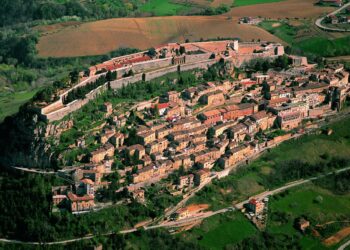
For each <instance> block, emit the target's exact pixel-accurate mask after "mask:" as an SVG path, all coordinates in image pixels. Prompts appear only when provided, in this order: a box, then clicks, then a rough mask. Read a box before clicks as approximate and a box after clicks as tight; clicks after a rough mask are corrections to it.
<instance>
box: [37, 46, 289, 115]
mask: <svg viewBox="0 0 350 250" xmlns="http://www.w3.org/2000/svg"><path fill="white" fill-rule="evenodd" d="M282 55H284V47H283V46H282V45H281V44H278V43H268V42H239V41H237V40H225V41H210V42H195V43H183V44H179V43H169V44H167V45H164V46H159V47H156V48H155V49H154V54H153V55H150V53H149V51H143V52H138V53H134V54H130V55H126V56H121V57H116V58H112V59H111V60H108V61H105V62H103V63H101V64H98V65H94V66H92V67H90V68H89V70H88V73H87V74H86V73H84V72H81V73H80V82H79V83H78V84H76V85H75V86H74V87H72V88H70V89H68V90H66V91H64V92H63V93H61V94H60V96H59V99H58V100H57V101H55V102H53V103H51V104H49V105H47V106H45V107H43V108H41V109H40V113H41V114H42V115H43V116H44V117H45V118H46V119H47V120H48V121H56V120H60V119H62V118H63V117H64V116H66V115H68V114H70V113H72V112H74V111H76V110H78V109H80V108H81V107H82V106H84V105H85V104H87V103H88V102H89V101H90V100H93V99H94V98H96V96H97V95H99V94H100V93H101V92H102V91H104V90H106V89H107V86H108V83H107V82H106V83H105V84H104V85H101V86H99V87H98V88H96V89H94V90H92V91H91V92H90V93H88V94H87V95H86V98H85V99H80V100H74V101H72V102H71V103H68V104H64V103H63V100H64V98H65V96H66V95H67V94H68V93H69V91H71V90H72V89H74V88H77V87H82V86H84V85H86V84H88V83H90V82H93V81H95V80H96V79H98V78H99V77H101V76H103V75H105V74H106V72H108V71H111V72H115V73H116V75H117V79H116V80H114V81H111V82H110V87H111V88H112V89H118V88H121V87H122V86H123V85H127V84H129V83H135V82H139V81H150V80H152V79H155V78H158V77H161V76H164V75H166V74H168V73H172V72H182V71H188V70H193V69H206V68H207V67H208V66H210V65H213V64H215V63H216V62H218V61H220V60H225V61H230V62H231V63H232V64H233V65H234V66H235V67H240V66H241V65H243V64H245V63H248V62H249V61H251V60H253V59H258V58H271V59H273V58H275V57H278V56H282ZM130 72H132V74H130ZM127 75H130V76H127Z"/></svg>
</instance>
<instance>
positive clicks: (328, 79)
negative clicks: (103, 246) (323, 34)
mask: <svg viewBox="0 0 350 250" xmlns="http://www.w3.org/2000/svg"><path fill="white" fill-rule="evenodd" d="M256 59H258V60H256ZM254 60H256V61H254ZM260 60H262V61H260ZM253 62H255V63H253ZM252 63H253V64H252ZM264 64H265V65H264ZM216 65H221V67H222V68H221V69H220V68H219V69H218V71H219V72H220V70H223V71H225V74H224V75H223V77H222V79H221V80H219V81H203V80H201V82H200V83H199V84H194V85H193V86H191V87H188V88H184V89H182V90H181V91H176V90H171V91H166V92H164V93H162V94H161V95H159V96H155V97H154V98H151V99H149V100H144V101H140V102H136V103H133V105H130V104H127V103H124V104H123V103H121V104H120V103H119V104H113V102H112V101H108V100H107V101H104V102H103V104H101V105H99V107H98V111H97V112H98V113H99V114H100V115H99V117H101V121H102V122H101V123H99V124H98V125H97V127H95V128H94V129H92V131H93V132H91V130H90V132H89V133H83V134H81V133H80V134H79V136H78V137H77V138H76V139H74V140H75V141H74V143H73V144H71V145H69V147H68V149H67V150H65V151H64V152H66V153H67V152H70V151H74V150H78V151H79V150H83V152H84V153H83V154H81V155H78V156H76V157H75V158H74V160H73V161H72V162H70V163H69V165H71V166H66V167H63V168H62V169H61V170H59V172H58V175H59V176H60V177H61V178H64V179H66V180H68V181H69V182H70V183H71V184H69V185H66V186H57V187H53V190H52V191H53V196H52V198H53V203H54V205H55V206H54V209H57V208H59V209H68V210H69V211H71V212H73V213H82V212H88V211H93V210H94V209H99V208H101V207H104V206H105V205H107V203H108V202H109V201H110V200H115V201H116V200H117V201H118V202H126V203H128V202H130V199H133V200H135V201H138V202H140V203H142V204H145V203H147V202H148V201H147V195H145V190H147V188H148V187H150V186H151V185H152V184H154V183H158V184H160V185H161V186H162V187H163V188H164V190H166V192H169V193H170V194H171V195H172V196H174V197H182V198H185V197H188V196H189V195H190V194H191V193H192V192H194V191H196V190H197V189H199V188H200V187H203V186H205V185H206V184H207V183H209V182H210V181H211V180H212V179H214V178H222V177H224V176H226V175H228V174H229V173H230V172H231V171H234V170H235V169H236V168H237V167H238V166H239V165H240V164H245V163H247V162H249V160H250V159H253V158H254V157H256V156H258V155H259V154H260V153H261V152H263V151H264V150H266V149H268V148H271V147H274V146H276V145H278V144H279V143H281V142H283V141H285V140H288V139H291V138H295V137H298V136H300V135H302V134H304V133H305V132H306V131H307V130H308V129H312V128H314V127H317V123H318V122H319V121H323V120H324V118H325V117H327V116H329V115H332V114H334V113H335V112H337V110H339V109H340V108H341V106H342V105H343V103H344V102H345V100H346V97H347V96H348V93H349V84H348V79H349V73H348V72H347V71H346V70H345V69H344V67H343V65H341V64H331V65H326V66H324V67H318V65H316V64H309V63H308V61H307V58H306V57H300V56H294V55H285V54H284V49H283V46H282V45H279V44H270V43H264V42H259V43H239V42H238V41H217V42H203V43H186V44H168V45H165V46H161V47H158V48H154V49H152V51H147V52H141V53H136V54H133V55H129V56H124V57H121V58H113V59H112V60H109V61H106V62H104V63H102V64H99V65H96V66H92V67H91V68H90V69H89V70H87V71H85V72H81V73H80V79H81V80H80V82H79V83H77V84H76V85H74V86H71V87H70V88H69V89H67V88H66V89H61V90H59V92H58V93H59V95H57V97H56V99H57V100H56V101H54V102H53V103H46V104H45V105H44V104H43V103H40V104H38V105H39V107H40V105H41V107H40V112H41V114H42V115H43V116H44V117H45V118H46V119H47V120H49V121H50V122H51V125H50V123H49V125H48V126H49V129H48V131H47V137H48V138H52V137H55V136H56V137H57V131H59V135H61V137H60V138H61V140H62V134H64V133H67V132H69V131H70V130H72V129H74V126H75V124H74V122H73V119H70V118H69V117H70V114H71V113H73V112H74V111H76V110H79V109H81V108H82V107H83V106H84V105H87V104H88V103H89V102H90V101H91V100H93V99H95V98H98V97H99V94H101V93H103V92H104V91H116V90H117V89H119V90H122V89H126V90H128V87H127V85H128V86H129V87H130V86H133V84H143V83H142V82H141V83H136V82H139V81H140V80H144V81H149V80H151V79H154V78H156V77H160V76H162V75H165V74H168V73H171V72H174V71H175V72H182V71H184V72H185V71H186V70H193V69H198V68H201V71H193V74H197V75H198V74H199V75H201V74H205V70H206V68H207V67H209V71H210V67H214V66H216ZM239 67H240V69H238V68H239ZM252 68H255V69H254V70H252ZM203 72H204V73H203ZM99 79H103V81H101V80H99ZM201 79H202V78H201ZM105 81H107V82H105ZM96 82H97V83H98V84H96ZM92 84H93V86H94V87H95V88H96V89H91V88H90V85H92ZM161 84H165V83H164V81H163V82H162V83H161ZM171 84H173V85H176V84H180V83H179V82H176V81H173V82H172V83H171ZM171 84H170V85H171ZM86 87H88V90H89V91H88V92H87V94H86V97H83V98H77V97H76V96H74V95H72V94H70V93H74V91H75V92H76V93H78V92H79V88H81V90H80V91H82V92H83V90H84V88H86ZM129 90H131V89H129ZM83 93H84V92H83ZM112 98H113V97H112ZM67 99H69V102H67ZM67 115H68V116H67ZM73 116H74V113H73ZM63 117H64V119H63V120H62V122H61V123H59V125H54V124H57V122H58V121H59V120H60V119H62V118H63ZM67 117H68V118H67ZM62 124H63V125H62ZM55 133H56V134H55ZM60 143H63V142H62V141H61V142H59V143H58V145H60ZM89 145H94V146H89ZM62 157H63V156H62V155H61V156H59V158H62ZM116 197H117V198H116ZM104 201H107V203H105V205H104ZM174 212H175V211H174ZM178 213H179V214H180V215H179V216H180V218H183V217H184V216H185V217H186V216H187V215H186V214H188V213H189V212H188V210H186V209H182V210H179V211H178ZM183 213H185V215H182V214H183Z"/></svg>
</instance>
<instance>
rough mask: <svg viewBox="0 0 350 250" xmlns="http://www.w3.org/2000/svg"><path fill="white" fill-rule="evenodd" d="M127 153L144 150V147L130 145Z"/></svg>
mask: <svg viewBox="0 0 350 250" xmlns="http://www.w3.org/2000/svg"><path fill="white" fill-rule="evenodd" d="M128 150H129V151H133V150H139V151H142V150H145V148H144V146H142V145H141V144H135V145H131V146H130V147H128Z"/></svg>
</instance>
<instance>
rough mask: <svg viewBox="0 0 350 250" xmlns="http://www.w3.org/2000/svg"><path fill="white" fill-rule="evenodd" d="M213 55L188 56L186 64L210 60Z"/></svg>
mask: <svg viewBox="0 0 350 250" xmlns="http://www.w3.org/2000/svg"><path fill="white" fill-rule="evenodd" d="M210 56H211V53H203V54H194V55H186V63H194V62H200V61H205V60H209V58H210Z"/></svg>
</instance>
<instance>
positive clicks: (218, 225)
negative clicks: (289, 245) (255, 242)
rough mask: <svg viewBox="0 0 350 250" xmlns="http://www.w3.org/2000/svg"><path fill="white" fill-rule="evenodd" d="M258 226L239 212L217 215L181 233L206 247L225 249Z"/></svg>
mask: <svg viewBox="0 0 350 250" xmlns="http://www.w3.org/2000/svg"><path fill="white" fill-rule="evenodd" d="M256 232H257V230H256V228H255V227H254V226H253V225H252V224H251V223H250V222H249V221H248V220H247V219H246V218H244V216H243V215H242V214H241V213H239V212H230V213H226V214H222V215H215V216H213V217H211V218H209V219H207V220H205V221H204V222H203V224H202V225H201V226H200V227H196V228H194V229H192V230H191V231H190V233H184V234H181V235H180V237H184V238H185V239H186V240H188V241H197V242H198V244H199V245H200V246H202V247H203V248H204V249H224V248H225V246H227V245H230V244H235V243H238V242H240V241H241V240H243V239H244V238H247V237H251V236H252V235H254V234H255V233H256Z"/></svg>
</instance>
